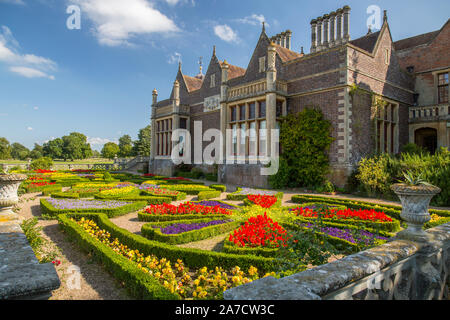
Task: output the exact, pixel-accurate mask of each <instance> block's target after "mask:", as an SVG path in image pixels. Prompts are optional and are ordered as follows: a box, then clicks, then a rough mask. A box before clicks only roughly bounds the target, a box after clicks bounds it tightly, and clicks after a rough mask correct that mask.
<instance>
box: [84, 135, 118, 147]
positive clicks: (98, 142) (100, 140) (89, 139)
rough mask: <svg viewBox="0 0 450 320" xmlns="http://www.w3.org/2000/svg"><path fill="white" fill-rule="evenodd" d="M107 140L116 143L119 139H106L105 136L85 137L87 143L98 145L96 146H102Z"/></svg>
mask: <svg viewBox="0 0 450 320" xmlns="http://www.w3.org/2000/svg"><path fill="white" fill-rule="evenodd" d="M108 142H114V143H116V144H118V143H119V140H117V139H115V140H110V139H106V138H99V137H95V138H94V137H87V143H89V144H91V145H98V146H102V145H104V144H105V143H108Z"/></svg>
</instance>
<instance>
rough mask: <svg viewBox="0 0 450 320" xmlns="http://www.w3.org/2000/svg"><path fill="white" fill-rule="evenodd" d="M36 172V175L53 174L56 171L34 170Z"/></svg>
mask: <svg viewBox="0 0 450 320" xmlns="http://www.w3.org/2000/svg"><path fill="white" fill-rule="evenodd" d="M34 172H36V173H53V172H56V171H52V170H44V169H37V170H34Z"/></svg>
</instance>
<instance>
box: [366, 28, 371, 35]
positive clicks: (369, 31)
mask: <svg viewBox="0 0 450 320" xmlns="http://www.w3.org/2000/svg"><path fill="white" fill-rule="evenodd" d="M371 33H372V29H371V28H370V26H369V30H367V34H366V36H367V35H369V34H371Z"/></svg>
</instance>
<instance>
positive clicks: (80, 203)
mask: <svg viewBox="0 0 450 320" xmlns="http://www.w3.org/2000/svg"><path fill="white" fill-rule="evenodd" d="M47 201H48V202H49V203H50V204H51V205H52V206H53V207H54V208H55V209H60V210H64V209H112V208H118V207H122V206H124V205H127V204H130V203H132V202H125V201H115V200H111V201H99V200H83V199H54V198H49V199H47Z"/></svg>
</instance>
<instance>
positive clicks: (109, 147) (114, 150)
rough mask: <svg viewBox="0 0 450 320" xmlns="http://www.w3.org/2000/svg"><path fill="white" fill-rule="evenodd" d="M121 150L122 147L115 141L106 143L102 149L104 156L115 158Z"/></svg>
mask: <svg viewBox="0 0 450 320" xmlns="http://www.w3.org/2000/svg"><path fill="white" fill-rule="evenodd" d="M119 152H120V148H119V146H118V145H117V144H115V143H114V142H108V143H105V145H104V146H103V149H102V157H104V158H108V159H114V157H115V156H116V155H117V154H118V153H119Z"/></svg>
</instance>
